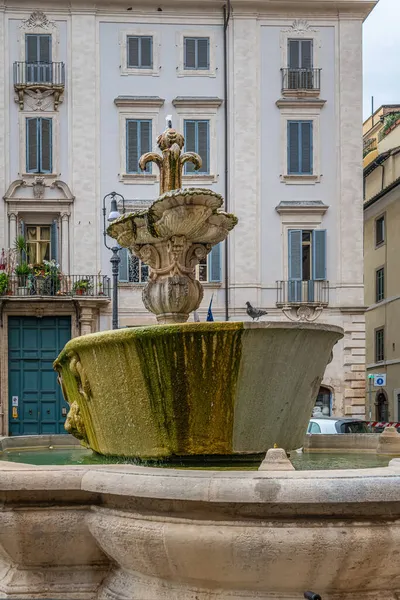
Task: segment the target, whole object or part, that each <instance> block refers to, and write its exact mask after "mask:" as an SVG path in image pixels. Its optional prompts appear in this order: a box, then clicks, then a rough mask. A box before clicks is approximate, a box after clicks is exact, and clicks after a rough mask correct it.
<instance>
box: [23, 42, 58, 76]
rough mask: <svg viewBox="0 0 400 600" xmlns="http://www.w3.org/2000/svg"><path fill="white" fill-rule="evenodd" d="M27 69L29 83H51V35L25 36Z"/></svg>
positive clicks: (26, 74)
mask: <svg viewBox="0 0 400 600" xmlns="http://www.w3.org/2000/svg"><path fill="white" fill-rule="evenodd" d="M25 69H26V73H25V78H26V82H27V83H51V81H52V65H51V35H45V34H31V33H29V34H27V35H26V36H25Z"/></svg>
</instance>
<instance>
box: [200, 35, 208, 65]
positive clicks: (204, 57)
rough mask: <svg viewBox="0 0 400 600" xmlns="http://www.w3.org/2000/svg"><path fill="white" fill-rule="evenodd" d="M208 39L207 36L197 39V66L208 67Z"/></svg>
mask: <svg viewBox="0 0 400 600" xmlns="http://www.w3.org/2000/svg"><path fill="white" fill-rule="evenodd" d="M209 55H210V40H209V38H200V39H198V40H197V68H198V69H209V68H210V67H209V65H210V60H209Z"/></svg>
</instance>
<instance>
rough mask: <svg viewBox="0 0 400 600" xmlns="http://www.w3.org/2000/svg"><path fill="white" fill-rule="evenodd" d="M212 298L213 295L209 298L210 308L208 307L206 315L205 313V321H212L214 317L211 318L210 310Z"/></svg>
mask: <svg viewBox="0 0 400 600" xmlns="http://www.w3.org/2000/svg"><path fill="white" fill-rule="evenodd" d="M213 296H214V294H213V295H212V296H211V300H210V306H209V307H208V313H207V319H206V320H207V321H214V317H213V314H212V310H211V305H212V301H213Z"/></svg>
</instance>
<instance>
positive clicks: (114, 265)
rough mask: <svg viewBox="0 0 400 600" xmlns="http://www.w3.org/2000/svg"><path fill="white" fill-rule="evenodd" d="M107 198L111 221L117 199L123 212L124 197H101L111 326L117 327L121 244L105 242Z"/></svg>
mask: <svg viewBox="0 0 400 600" xmlns="http://www.w3.org/2000/svg"><path fill="white" fill-rule="evenodd" d="M108 198H110V199H111V207H110V213H109V215H108V219H107V220H108V221H109V222H112V221H115V219H118V217H119V216H120V214H119V210H118V200H121V202H122V213H123V214H124V213H125V198H124V197H123V196H121V194H117V192H111V193H110V194H107V195H106V196H104V198H103V239H104V245H105V247H106V248H107V249H108V250H111V252H112V256H111V258H110V262H111V271H112V279H113V284H112V287H113V295H112V328H113V329H118V273H119V263H120V262H121V257H120V255H119V251H120V250H121V246H118V245H117V246H109V245H108V244H107V228H106V212H107V209H106V202H107V200H108Z"/></svg>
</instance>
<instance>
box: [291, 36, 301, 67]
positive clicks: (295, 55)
mask: <svg viewBox="0 0 400 600" xmlns="http://www.w3.org/2000/svg"><path fill="white" fill-rule="evenodd" d="M288 46H289V47H288V58H289V61H288V62H289V64H288V67H289V69H298V68H299V67H300V40H289V42H288Z"/></svg>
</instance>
